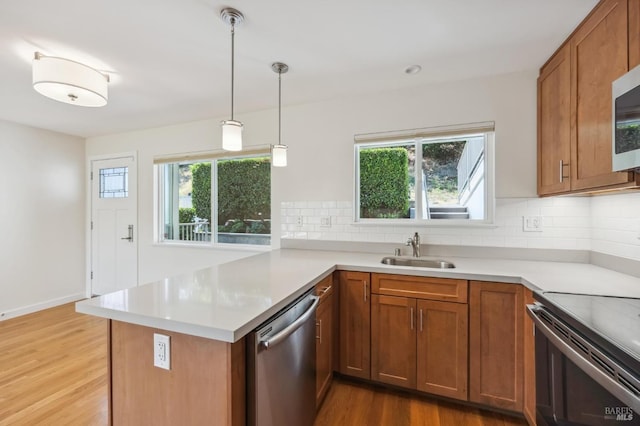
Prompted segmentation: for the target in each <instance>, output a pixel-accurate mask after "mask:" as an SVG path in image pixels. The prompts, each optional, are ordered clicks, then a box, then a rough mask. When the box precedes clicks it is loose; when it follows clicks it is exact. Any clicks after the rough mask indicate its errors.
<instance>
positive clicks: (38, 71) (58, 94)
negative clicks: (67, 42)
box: [32, 52, 109, 107]
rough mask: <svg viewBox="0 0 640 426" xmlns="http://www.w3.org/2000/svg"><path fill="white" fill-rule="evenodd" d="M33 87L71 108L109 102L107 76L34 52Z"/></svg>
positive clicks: (68, 61) (82, 66)
mask: <svg viewBox="0 0 640 426" xmlns="http://www.w3.org/2000/svg"><path fill="white" fill-rule="evenodd" d="M32 65H33V88H34V89H35V90H36V91H37V92H38V93H40V94H41V95H43V96H46V97H48V98H51V99H54V100H56V101H59V102H64V103H67V104H71V105H77V106H84V107H101V106H105V105H106V104H107V100H108V99H109V88H108V84H109V75H108V74H104V73H102V72H100V71H98V70H96V69H94V68H91V67H90V66H87V65H84V64H81V63H80V62H76V61H72V60H70V59H65V58H58V57H55V56H45V55H43V54H41V53H40V52H35V55H34V58H33V64H32Z"/></svg>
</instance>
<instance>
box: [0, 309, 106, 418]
mask: <svg viewBox="0 0 640 426" xmlns="http://www.w3.org/2000/svg"><path fill="white" fill-rule="evenodd" d="M106 424H107V321H106V320H104V319H101V318H96V317H92V316H88V315H82V314H78V313H76V312H75V307H74V304H72V303H71V304H68V305H63V306H59V307H56V308H52V309H47V310H44V311H40V312H37V313H34V314H30V315H25V316H21V317H18V318H13V319H10V320H6V321H2V322H0V425H2V426H5V425H6V426H8V425H11V426H18V425H65V426H66V425H82V426H86V425H91V426H93V425H96V426H99V425H106Z"/></svg>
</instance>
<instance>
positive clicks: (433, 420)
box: [315, 379, 527, 426]
mask: <svg viewBox="0 0 640 426" xmlns="http://www.w3.org/2000/svg"><path fill="white" fill-rule="evenodd" d="M526 424H527V423H526V422H525V420H524V419H521V418H517V417H511V416H506V415H502V414H498V413H493V412H490V411H484V410H479V409H476V408H470V407H466V406H462V405H458V404H454V403H449V402H446V401H439V400H436V399H431V398H426V397H424V398H423V397H416V396H413V395H410V394H408V393H404V392H397V391H393V390H388V389H384V388H380V387H377V386H370V385H366V384H360V383H353V382H350V381H346V380H344V379H334V381H333V384H332V385H331V388H330V389H329V393H328V394H327V397H326V399H325V401H324V403H323V404H322V406H321V407H320V411H319V412H318V417H317V418H316V423H315V426H345V425H358V426H360V425H366V426H405V425H406V426H408V425H411V426H418V425H420V426H422V425H424V426H427V425H428V426H466V425H470V426H521V425H526Z"/></svg>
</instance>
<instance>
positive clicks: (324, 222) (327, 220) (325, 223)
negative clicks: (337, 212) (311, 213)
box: [320, 216, 331, 228]
mask: <svg viewBox="0 0 640 426" xmlns="http://www.w3.org/2000/svg"><path fill="white" fill-rule="evenodd" d="M320 226H322V227H323V228H331V216H322V217H321V218H320Z"/></svg>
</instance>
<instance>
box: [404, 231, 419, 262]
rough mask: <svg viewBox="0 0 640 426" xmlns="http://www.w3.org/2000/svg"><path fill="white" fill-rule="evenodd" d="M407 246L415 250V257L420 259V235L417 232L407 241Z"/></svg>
mask: <svg viewBox="0 0 640 426" xmlns="http://www.w3.org/2000/svg"><path fill="white" fill-rule="evenodd" d="M407 245H408V246H411V248H412V249H413V257H420V235H418V233H417V232H416V233H415V234H413V237H412V238H409V239H408V240H407Z"/></svg>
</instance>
